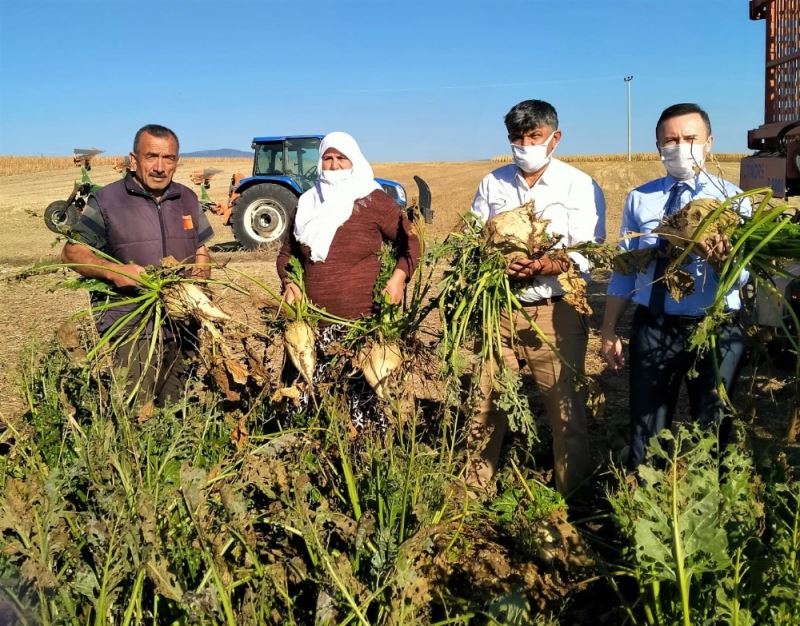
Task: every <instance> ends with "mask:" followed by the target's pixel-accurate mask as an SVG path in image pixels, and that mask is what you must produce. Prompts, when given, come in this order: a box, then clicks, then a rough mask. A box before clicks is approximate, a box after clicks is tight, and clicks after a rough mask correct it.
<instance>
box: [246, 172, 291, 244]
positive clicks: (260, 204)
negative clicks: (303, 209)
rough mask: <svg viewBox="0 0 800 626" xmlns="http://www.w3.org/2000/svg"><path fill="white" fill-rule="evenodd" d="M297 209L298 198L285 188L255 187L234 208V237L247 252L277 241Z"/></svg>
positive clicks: (285, 230)
mask: <svg viewBox="0 0 800 626" xmlns="http://www.w3.org/2000/svg"><path fill="white" fill-rule="evenodd" d="M296 210H297V196H296V195H294V193H292V192H291V191H289V190H288V189H286V188H285V187H281V186H280V185H273V184H269V183H264V184H261V185H254V186H253V187H250V189H247V190H246V191H245V192H244V193H242V195H241V196H239V198H238V199H237V200H236V204H234V206H233V210H232V212H231V228H232V229H233V236H234V237H236V241H238V242H239V244H240V245H241V246H242V247H243V248H245V249H246V250H255V249H256V248H258V247H260V246H263V245H266V244H268V243H272V242H275V241H280V240H281V238H282V237H283V235H284V233H286V232H287V231H288V229H289V227H290V226H291V223H292V218H293V217H294V213H295V211H296Z"/></svg>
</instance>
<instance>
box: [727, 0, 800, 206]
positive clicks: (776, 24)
mask: <svg viewBox="0 0 800 626" xmlns="http://www.w3.org/2000/svg"><path fill="white" fill-rule="evenodd" d="M750 19H752V20H762V19H763V20H765V22H766V46H765V52H766V53H765V68H764V70H765V71H764V124H763V125H761V126H759V127H758V128H755V129H753V130H751V131H749V132H748V133H747V146H748V147H749V148H750V149H751V150H758V154H756V155H754V156H751V157H747V158H745V159H743V160H742V165H741V177H740V181H741V186H742V188H744V189H753V188H756V187H772V189H773V191H774V192H775V195H777V196H780V197H787V196H790V195H800V0H750Z"/></svg>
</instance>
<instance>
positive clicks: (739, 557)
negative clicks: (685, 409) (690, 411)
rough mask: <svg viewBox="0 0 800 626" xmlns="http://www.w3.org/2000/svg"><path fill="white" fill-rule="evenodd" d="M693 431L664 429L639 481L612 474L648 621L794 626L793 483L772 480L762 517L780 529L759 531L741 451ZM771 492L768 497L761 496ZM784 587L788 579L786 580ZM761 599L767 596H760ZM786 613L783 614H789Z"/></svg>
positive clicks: (761, 504) (752, 485)
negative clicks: (775, 521)
mask: <svg viewBox="0 0 800 626" xmlns="http://www.w3.org/2000/svg"><path fill="white" fill-rule="evenodd" d="M717 448H718V441H717V437H716V436H715V435H714V434H713V433H704V432H702V431H701V430H700V429H699V428H698V427H696V426H694V427H690V428H687V427H684V426H681V427H680V428H679V429H678V432H677V434H676V435H674V436H673V435H672V434H671V433H670V432H669V431H663V432H662V433H660V434H659V437H658V438H654V439H653V441H652V442H651V444H650V447H649V449H648V452H649V455H650V458H651V462H650V464H648V465H644V466H641V467H640V468H639V470H638V471H639V476H640V484H638V485H636V484H634V483H633V482H631V481H630V480H625V477H624V476H623V475H622V474H620V482H619V486H618V491H617V492H616V493H614V494H612V495H611V496H610V502H611V505H612V508H613V511H614V517H615V519H616V521H617V523H618V524H619V526H620V529H621V531H622V533H623V534H624V535H625V537H626V538H627V539H628V540H629V541H630V547H629V549H628V550H627V557H628V565H629V567H630V572H631V575H632V576H633V577H634V578H635V579H636V581H637V582H638V584H639V589H640V592H641V597H640V602H639V606H640V608H641V611H642V613H643V618H644V619H645V621H646V622H647V623H648V624H654V623H670V624H672V623H683V624H698V623H724V624H738V625H744V624H762V623H770V624H793V623H796V619H795V618H796V616H797V615H798V610H799V609H798V604H799V601H798V599H797V598H798V595H797V593H796V591H797V584H798V583H797V576H796V575H795V576H794V578H792V576H793V575H794V574H796V572H797V566H798V562H797V557H796V552H795V553H794V555H793V553H792V550H793V546H796V545H797V541H798V534H797V526H796V524H797V519H798V518H797V498H796V495H795V496H794V497H792V496H789V497H788V498H787V499H785V500H781V497H782V496H778V495H777V494H796V485H794V486H793V487H790V486H789V484H788V483H782V482H779V483H772V484H770V486H769V488H768V489H767V490H766V493H767V494H768V495H767V501H769V500H770V499H774V498H775V497H778V499H779V501H781V502H783V503H785V506H783V507H766V510H767V511H770V513H769V514H768V515H767V518H768V519H769V518H773V519H774V516H775V514H776V513H777V517H778V518H779V519H780V520H781V521H780V522H778V524H777V526H776V529H777V527H780V529H781V530H779V531H778V532H776V533H775V534H773V536H772V537H771V538H770V537H767V536H765V535H763V534H762V528H763V525H764V518H765V490H764V488H763V486H762V484H761V483H760V481H758V480H754V479H753V476H754V468H753V466H752V463H751V461H750V459H749V456H748V455H746V454H745V452H744V451H743V450H742V449H740V448H737V447H734V446H729V447H728V448H727V449H726V450H724V451H722V452H720V451H719V450H718V449H717ZM769 494H772V495H769ZM790 581H791V582H790ZM766 598H768V600H766ZM789 616H791V618H790V617H789Z"/></svg>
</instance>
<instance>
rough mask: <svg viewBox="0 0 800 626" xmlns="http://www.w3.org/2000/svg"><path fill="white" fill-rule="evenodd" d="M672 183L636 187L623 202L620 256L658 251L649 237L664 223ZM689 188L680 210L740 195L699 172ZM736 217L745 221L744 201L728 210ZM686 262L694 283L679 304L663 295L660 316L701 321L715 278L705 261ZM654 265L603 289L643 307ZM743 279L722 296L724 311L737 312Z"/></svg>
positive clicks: (655, 237) (667, 179)
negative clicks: (697, 202)
mask: <svg viewBox="0 0 800 626" xmlns="http://www.w3.org/2000/svg"><path fill="white" fill-rule="evenodd" d="M676 182H678V181H677V180H676V179H674V178H672V176H665V177H664V178H658V179H656V180H651V181H650V182H649V183H645V184H644V185H642V186H641V187H637V188H636V189H634V190H633V191H631V192H630V193H629V194H628V197H627V198H626V199H625V208H624V209H623V212H622V225H621V227H620V236H621V237H622V240H621V242H620V248H621V249H622V250H625V251H627V250H642V249H645V248H653V247H655V246H657V245H658V235H653V234H649V233H651V232H652V230H653V229H654V228H656V227H657V226H658V225H659V224H660V223H661V220H662V219H663V218H664V210H665V208H666V204H667V199H668V198H669V193H670V190H671V189H672V186H673V185H674V184H675V183H676ZM683 182H684V183H686V184H687V185H688V186H689V189H687V190H686V191H684V193H683V195H682V196H681V206H683V205H685V204H686V203H687V202H689V201H690V200H695V199H698V198H715V199H717V200H724V199H725V198H729V197H731V196H735V195H736V194H738V193H741V189H739V188H738V187H737V186H736V185H734V184H733V183H730V182H728V181H727V180H723V179H722V178H719V177H717V176H712V175H711V174H708V173H707V172H705V171H701V172H700V173H699V174H698V175H697V176H695V178H693V179H690V180H686V181H683ZM733 208H734V209H735V210H737V211H738V212H739V213H741V214H742V215H750V214H751V213H752V206H751V204H750V201H749V200H747V199H745V200H743V201H742V202H740V203H739V206H738V207H733ZM633 233H643V234H642V235H641V236H640V237H626V235H629V234H633ZM689 258H690V259H691V260H690V261H689V262H688V263H685V264H684V265H683V266H682V268H683V269H685V270H686V271H687V272H689V274H691V275H692V277H693V278H694V292H693V293H692V295H690V296H686V297H685V298H683V299H682V300H681V301H680V302H676V301H675V300H673V299H672V297H671V296H670V295H669V292H668V293H667V296H666V300H665V302H664V313H666V314H667V315H695V316H700V315H704V314H705V312H706V310H707V309H708V308H709V307H710V306H711V305H712V304H713V302H714V297H715V295H716V292H717V285H718V279H717V273H716V271H715V270H714V268H712V267H711V265H709V264H708V263H706V261H704V260H702V259H700V258H698V257H697V256H696V255H693V254H692V255H689ZM655 265H656V264H655V261H653V262H651V263H650V265H649V266H648V267H647V271H646V272H636V273H634V274H619V273H617V272H613V273H612V274H611V280H610V281H609V283H608V295H609V296H617V297H619V298H624V299H626V300H632V301H633V302H635V303H636V304H640V305H643V306H649V303H650V292H651V290H652V284H653V274H654V272H655ZM747 278H748V274H747V272H743V273H742V276H741V277H740V279H739V285H737V286H736V287H734V288H733V289H731V291H730V292H728V293H727V294H726V296H725V306H726V308H727V309H728V310H731V311H737V310H739V308H740V307H741V301H740V299H739V287H740V286H741V285H742V284H744V283H745V282H746V281H747Z"/></svg>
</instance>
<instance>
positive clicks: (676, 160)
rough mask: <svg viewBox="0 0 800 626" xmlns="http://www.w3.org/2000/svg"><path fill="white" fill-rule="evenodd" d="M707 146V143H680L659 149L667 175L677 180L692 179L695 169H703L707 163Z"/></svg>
mask: <svg viewBox="0 0 800 626" xmlns="http://www.w3.org/2000/svg"><path fill="white" fill-rule="evenodd" d="M705 145H706V144H705V143H679V144H675V145H672V146H662V147H661V148H659V151H660V152H661V161H662V162H663V163H664V169H666V170H667V174H669V175H670V176H672V178H675V179H677V180H688V179H690V178H692V177H693V176H694V168H695V167H703V163H705V161H706V154H705V149H704V148H705Z"/></svg>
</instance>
